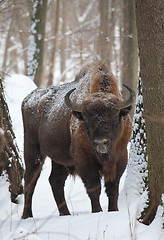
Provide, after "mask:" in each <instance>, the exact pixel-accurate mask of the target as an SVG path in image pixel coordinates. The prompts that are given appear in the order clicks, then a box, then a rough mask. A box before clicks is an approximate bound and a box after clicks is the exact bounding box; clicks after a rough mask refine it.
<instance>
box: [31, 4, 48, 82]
mask: <svg viewBox="0 0 164 240" xmlns="http://www.w3.org/2000/svg"><path fill="white" fill-rule="evenodd" d="M46 10H47V0H35V1H33V10H32V21H31V35H30V43H29V48H28V58H27V75H28V76H29V77H31V78H32V79H33V80H34V82H35V83H36V85H37V86H40V84H41V78H42V71H43V53H44V36H45V22H46Z"/></svg>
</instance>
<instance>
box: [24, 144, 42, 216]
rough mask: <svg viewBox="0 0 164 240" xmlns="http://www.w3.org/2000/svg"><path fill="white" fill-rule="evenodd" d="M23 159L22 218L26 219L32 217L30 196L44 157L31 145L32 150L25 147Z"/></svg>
mask: <svg viewBox="0 0 164 240" xmlns="http://www.w3.org/2000/svg"><path fill="white" fill-rule="evenodd" d="M24 157H25V165H26V170H25V176H24V180H25V186H24V198H25V199H24V210H23V215H22V218H23V219H26V218H28V217H32V216H33V214H32V196H33V193H34V189H35V186H36V183H37V180H38V178H39V176H40V172H41V169H42V166H43V163H44V159H45V157H44V156H42V155H41V154H40V150H39V148H38V147H35V146H34V145H32V148H29V147H27V144H26V145H25V151H24Z"/></svg>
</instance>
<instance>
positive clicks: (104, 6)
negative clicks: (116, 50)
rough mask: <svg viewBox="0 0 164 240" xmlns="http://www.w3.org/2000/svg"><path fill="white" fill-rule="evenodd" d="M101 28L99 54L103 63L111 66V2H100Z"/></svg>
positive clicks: (100, 0) (102, 0)
mask: <svg viewBox="0 0 164 240" xmlns="http://www.w3.org/2000/svg"><path fill="white" fill-rule="evenodd" d="M99 10H100V27H99V40H98V53H99V56H100V58H101V59H102V61H104V62H106V63H107V64H108V65H109V66H110V62H111V59H110V53H109V41H110V36H109V28H110V27H109V0H99Z"/></svg>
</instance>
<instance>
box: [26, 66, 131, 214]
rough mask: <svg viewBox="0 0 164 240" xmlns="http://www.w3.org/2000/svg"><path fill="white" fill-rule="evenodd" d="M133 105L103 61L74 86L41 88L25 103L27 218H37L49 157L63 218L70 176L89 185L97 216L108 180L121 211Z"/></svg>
mask: <svg viewBox="0 0 164 240" xmlns="http://www.w3.org/2000/svg"><path fill="white" fill-rule="evenodd" d="M72 89H75V90H72ZM73 91H74V92H73ZM71 93H72V94H71ZM70 94H71V96H70ZM131 94H132V91H131ZM66 96H67V97H66ZM64 99H65V100H64ZM131 99H132V98H131ZM125 103H126V105H125ZM131 104H132V100H130V103H129V105H128V104H127V101H125V102H124V101H123V100H122V98H121V94H120V92H119V89H118V81H117V80H116V78H115V77H114V76H113V74H112V73H111V70H110V69H109V68H108V66H107V65H106V64H104V63H102V62H97V63H93V64H90V65H87V66H86V67H84V68H83V69H82V70H81V71H80V73H79V74H78V75H77V76H76V78H75V81H73V82H71V83H68V84H63V85H61V86H59V87H54V86H51V87H47V88H43V89H36V90H34V91H33V92H32V93H31V94H29V95H28V96H27V97H26V98H25V99H24V101H23V103H22V114H23V123H24V158H25V164H26V172H25V205H24V212H23V216H22V217H23V218H27V217H32V209H31V204H32V196H33V192H34V189H35V185H36V182H37V179H38V177H39V175H40V171H41V168H42V165H43V162H44V159H45V157H46V156H49V157H50V158H51V159H52V171H51V175H50V178H49V181H50V185H51V188H52V191H53V195H54V198H55V200H56V203H57V206H58V209H59V213H60V215H66V214H69V210H68V208H67V205H66V202H65V198H64V184H65V180H66V178H67V176H68V174H69V173H70V174H78V175H79V176H80V177H81V179H82V181H83V182H84V185H85V187H86V190H87V193H88V195H89V197H90V200H91V205H92V212H98V211H101V210H102V209H101V206H100V203H99V196H100V192H101V182H100V180H101V177H102V176H104V179H105V187H106V193H107V196H108V199H109V204H108V210H109V211H113V210H118V208H117V199H118V187H119V181H120V177H121V175H122V173H123V172H124V169H125V167H126V163H127V144H128V141H129V139H130V135H131V130H132V123H131V119H130V117H129V115H128V112H129V110H130V108H131ZM120 106H121V107H120Z"/></svg>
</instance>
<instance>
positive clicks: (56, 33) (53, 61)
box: [48, 0, 61, 85]
mask: <svg viewBox="0 0 164 240" xmlns="http://www.w3.org/2000/svg"><path fill="white" fill-rule="evenodd" d="M60 5H61V0H57V2H56V14H55V28H54V43H53V49H52V59H51V63H50V64H51V67H50V73H49V79H48V85H52V84H53V79H54V72H55V65H56V57H57V50H58V38H59V18H60Z"/></svg>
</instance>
